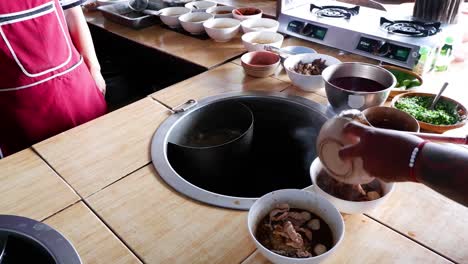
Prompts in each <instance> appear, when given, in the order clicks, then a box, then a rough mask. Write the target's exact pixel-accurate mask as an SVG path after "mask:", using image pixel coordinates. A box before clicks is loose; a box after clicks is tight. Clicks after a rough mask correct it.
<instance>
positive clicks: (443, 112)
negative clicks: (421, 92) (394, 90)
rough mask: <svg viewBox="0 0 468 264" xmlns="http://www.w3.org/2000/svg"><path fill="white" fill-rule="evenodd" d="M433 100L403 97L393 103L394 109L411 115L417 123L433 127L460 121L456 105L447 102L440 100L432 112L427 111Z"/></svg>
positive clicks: (420, 97) (427, 97) (421, 97)
mask: <svg viewBox="0 0 468 264" xmlns="http://www.w3.org/2000/svg"><path fill="white" fill-rule="evenodd" d="M433 99H434V98H432V97H430V96H411V97H403V98H400V99H399V100H398V101H396V102H395V107H396V108H397V109H400V110H402V111H405V112H407V113H408V114H410V115H412V116H413V117H414V118H416V119H417V120H418V121H422V122H426V123H429V124H433V125H453V124H456V123H458V122H460V121H461V120H462V117H461V116H460V114H459V113H458V110H457V108H458V105H457V104H454V103H452V102H449V101H445V100H442V99H441V100H439V102H438V103H437V104H436V106H435V107H434V110H429V109H428V108H429V106H430V105H431V103H432V100H433Z"/></svg>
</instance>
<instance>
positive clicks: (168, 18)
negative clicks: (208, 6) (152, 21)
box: [159, 7, 190, 28]
mask: <svg viewBox="0 0 468 264" xmlns="http://www.w3.org/2000/svg"><path fill="white" fill-rule="evenodd" d="M160 12H161V14H160V15H159V17H160V18H161V21H162V22H163V23H164V24H166V25H167V26H169V27H170V28H178V27H180V22H179V17H180V16H181V15H184V14H187V13H190V9H189V8H186V7H166V8H164V9H161V10H160Z"/></svg>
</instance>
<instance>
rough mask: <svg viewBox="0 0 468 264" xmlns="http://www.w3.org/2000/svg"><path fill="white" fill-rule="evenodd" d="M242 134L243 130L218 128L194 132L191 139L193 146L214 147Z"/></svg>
mask: <svg viewBox="0 0 468 264" xmlns="http://www.w3.org/2000/svg"><path fill="white" fill-rule="evenodd" d="M240 135H242V131H239V130H233V129H217V130H209V131H203V132H200V133H196V134H194V135H193V136H192V137H191V138H190V139H189V142H190V146H192V147H212V146H218V145H221V144H225V143H227V142H230V141H231V140H233V139H236V138H238V137H239V136H240Z"/></svg>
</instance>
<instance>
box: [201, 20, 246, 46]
mask: <svg viewBox="0 0 468 264" xmlns="http://www.w3.org/2000/svg"><path fill="white" fill-rule="evenodd" d="M203 27H204V28H205V30H206V33H207V34H208V36H210V38H212V39H214V40H215V41H217V42H227V41H229V40H231V39H232V38H234V37H235V36H236V35H237V33H238V32H239V28H240V21H239V20H237V19H233V18H215V19H210V20H208V21H205V22H204V23H203Z"/></svg>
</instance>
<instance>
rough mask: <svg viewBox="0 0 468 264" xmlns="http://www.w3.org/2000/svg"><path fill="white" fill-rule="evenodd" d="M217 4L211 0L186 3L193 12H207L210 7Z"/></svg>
mask: <svg viewBox="0 0 468 264" xmlns="http://www.w3.org/2000/svg"><path fill="white" fill-rule="evenodd" d="M216 5H217V4H216V3H215V2H211V1H193V2H190V3H187V4H185V7H186V8H189V9H191V10H192V12H205V11H206V10H207V9H208V8H211V7H215V6H216Z"/></svg>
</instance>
